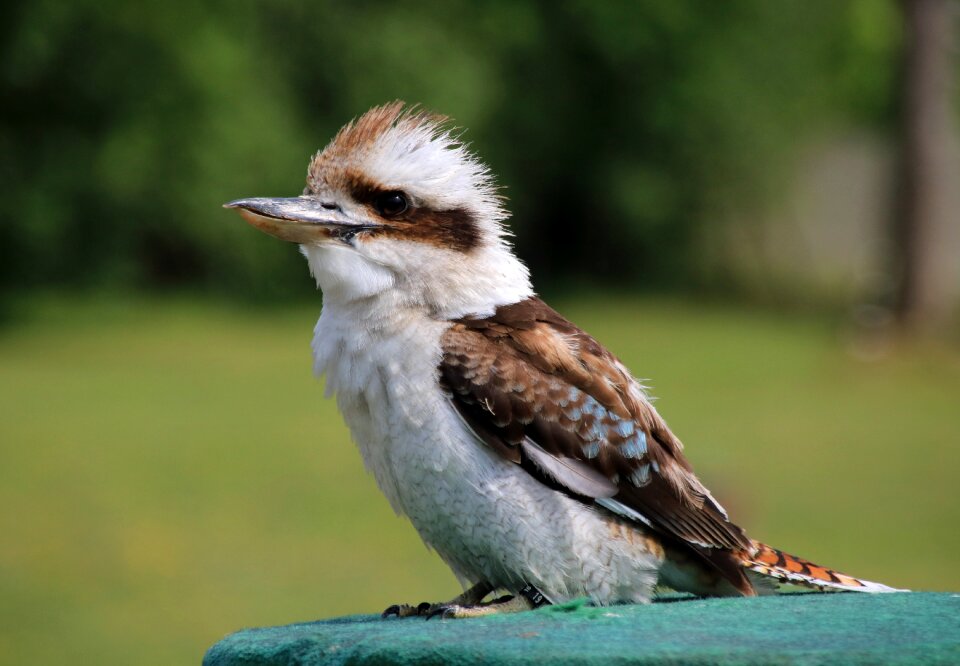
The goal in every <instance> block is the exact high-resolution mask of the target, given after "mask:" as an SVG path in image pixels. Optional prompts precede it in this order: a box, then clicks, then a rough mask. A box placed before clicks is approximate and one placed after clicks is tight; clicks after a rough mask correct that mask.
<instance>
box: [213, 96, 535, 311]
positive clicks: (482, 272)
mask: <svg viewBox="0 0 960 666" xmlns="http://www.w3.org/2000/svg"><path fill="white" fill-rule="evenodd" d="M226 207H227V208H236V209H238V210H239V211H240V213H241V214H242V215H243V216H244V217H245V218H246V220H247V221H248V222H249V223H250V224H252V225H253V226H255V227H257V228H259V229H261V230H262V231H265V232H266V233H268V234H271V235H273V236H276V237H277V238H280V239H282V240H286V241H291V242H294V243H299V244H300V246H301V249H302V251H303V254H304V255H305V256H306V257H307V261H308V263H309V265H310V270H311V272H312V273H313V275H314V277H315V278H316V281H317V285H318V286H319V287H320V288H321V289H322V290H323V292H324V298H325V300H330V301H342V302H352V301H358V300H363V299H370V298H372V297H377V296H380V295H385V294H389V295H390V297H391V298H394V299H395V300H397V301H398V303H399V304H401V305H404V306H409V307H422V308H424V309H426V310H427V311H428V312H429V313H430V314H432V315H434V316H446V317H457V316H463V315H466V314H480V313H484V312H492V310H493V309H494V308H495V307H496V306H498V305H504V304H507V303H513V302H516V301H518V300H522V299H523V298H526V297H528V296H530V295H531V294H532V290H531V288H530V281H529V275H528V272H527V269H526V267H525V266H524V265H523V264H522V263H521V262H520V261H519V260H518V259H517V258H516V257H515V256H514V255H513V253H512V251H511V248H510V245H509V243H508V242H507V241H506V239H505V234H506V231H505V229H504V227H503V222H504V220H505V219H506V218H507V216H508V213H507V211H506V209H505V208H504V206H503V200H502V198H501V197H500V195H499V194H498V192H497V188H496V185H495V184H494V182H493V178H492V176H491V174H490V172H489V170H488V169H487V167H486V166H484V165H483V164H482V163H481V162H480V161H479V160H478V159H477V158H476V157H475V156H474V155H473V154H472V153H470V151H469V150H468V149H467V148H466V147H465V146H464V145H463V144H462V143H461V142H460V141H459V139H458V137H457V136H455V135H454V134H453V133H452V130H451V129H450V127H449V126H448V124H447V121H446V119H445V118H443V117H438V116H434V115H431V114H428V113H425V112H423V111H419V110H416V109H410V108H408V107H406V106H405V105H404V104H403V103H402V102H394V103H392V104H387V105H384V106H379V107H375V108H373V109H371V110H370V111H368V112H367V113H365V114H364V115H362V116H361V117H360V118H358V119H356V120H354V121H353V122H351V123H349V124H347V125H346V126H345V127H343V129H341V130H340V131H339V132H338V133H337V135H336V136H335V137H334V138H333V140H332V141H330V143H329V144H328V145H327V147H326V148H324V149H323V150H322V151H320V152H319V153H317V154H316V156H314V158H313V160H312V161H311V162H310V166H309V168H308V170H307V186H306V188H305V189H304V191H303V194H301V195H300V196H298V197H291V198H256V199H240V200H237V201H233V202H231V203H228V204H226Z"/></svg>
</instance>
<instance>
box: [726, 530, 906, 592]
mask: <svg viewBox="0 0 960 666" xmlns="http://www.w3.org/2000/svg"><path fill="white" fill-rule="evenodd" d="M753 545H754V547H755V549H756V550H755V551H754V552H753V553H752V554H750V553H747V552H745V551H741V552H740V557H741V562H742V563H743V567H744V568H745V569H747V570H748V571H753V572H755V573H758V574H760V575H762V576H767V577H769V578H773V579H776V580H778V581H780V582H781V583H789V584H792V585H803V586H804V587H813V588H816V589H819V590H823V589H827V588H829V589H834V590H847V591H851V592H906V590H898V589H896V588H893V587H887V586H886V585H882V584H880V583H874V582H871V581H869V580H861V579H860V578H854V577H853V576H848V575H846V574H842V573H840V572H839V571H834V570H833V569H828V568H826V567H822V566H820V565H818V564H814V563H813V562H810V561H809V560H805V559H803V558H802V557H797V556H796V555H790V554H789V553H785V552H783V551H782V550H777V549H776V548H771V547H770V546H768V545H767V544H765V543H760V542H759V541H754V542H753Z"/></svg>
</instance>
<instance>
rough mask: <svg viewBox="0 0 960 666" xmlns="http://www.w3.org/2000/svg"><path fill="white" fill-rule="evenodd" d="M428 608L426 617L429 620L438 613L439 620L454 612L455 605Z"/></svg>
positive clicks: (447, 618)
mask: <svg viewBox="0 0 960 666" xmlns="http://www.w3.org/2000/svg"><path fill="white" fill-rule="evenodd" d="M429 610H430V612H429V613H427V618H426V619H428V620H429V619H431V618H434V617H437V616H438V615H439V616H440V619H441V620H449V619H450V618H452V617H453V616H454V614H455V613H456V606H433V607H432V608H430V609H429Z"/></svg>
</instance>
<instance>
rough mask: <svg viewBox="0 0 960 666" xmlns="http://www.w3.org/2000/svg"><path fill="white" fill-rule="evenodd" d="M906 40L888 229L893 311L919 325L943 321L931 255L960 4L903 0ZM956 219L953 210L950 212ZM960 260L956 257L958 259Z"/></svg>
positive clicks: (940, 211)
mask: <svg viewBox="0 0 960 666" xmlns="http://www.w3.org/2000/svg"><path fill="white" fill-rule="evenodd" d="M901 5H902V9H903V14H904V24H905V40H904V45H903V56H902V58H903V63H902V73H901V82H900V107H901V108H900V117H899V120H898V133H899V137H898V138H899V141H898V155H897V159H898V165H897V167H898V190H897V201H896V206H895V209H894V216H893V223H894V224H893V233H892V235H891V240H892V243H891V248H892V262H891V263H892V264H893V270H894V275H895V284H896V288H895V302H894V312H895V315H896V319H897V321H898V323H899V324H900V326H901V327H902V328H903V329H905V330H908V331H911V332H922V331H924V330H929V329H932V328H936V327H938V326H939V325H942V324H943V321H944V318H945V317H946V315H947V314H948V312H949V309H950V305H951V303H949V301H948V297H947V294H948V293H949V292H948V291H947V290H946V289H945V286H946V285H944V284H943V280H942V279H941V271H940V267H939V263H938V261H937V260H936V258H935V255H936V249H937V248H936V228H937V223H938V221H939V220H940V219H941V218H942V217H943V216H945V215H948V214H949V212H948V211H946V210H944V206H945V205H946V204H947V194H948V192H949V190H950V188H951V187H956V185H957V184H956V183H951V182H949V175H948V174H949V168H948V161H949V151H950V149H951V147H952V146H951V143H950V141H951V136H952V129H953V123H954V122H955V119H954V118H953V117H952V115H951V103H952V101H953V100H952V88H953V84H954V79H953V67H952V65H953V59H954V57H955V56H954V54H953V52H952V42H953V33H954V31H955V25H956V21H957V15H958V13H960V4H956V3H951V2H950V1H949V0H902V2H901ZM954 216H955V218H956V219H957V220H960V214H958V213H956V211H954ZM957 260H958V261H960V258H958V259H957Z"/></svg>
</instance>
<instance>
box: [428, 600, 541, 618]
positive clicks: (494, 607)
mask: <svg viewBox="0 0 960 666" xmlns="http://www.w3.org/2000/svg"><path fill="white" fill-rule="evenodd" d="M533 608H534V606H533V604H532V603H531V602H530V600H529V599H527V598H526V597H524V596H516V597H515V596H513V595H509V594H508V595H507V596H505V597H500V598H499V599H494V600H493V601H491V602H488V603H485V604H484V603H480V604H474V605H470V606H465V605H461V604H436V605H434V606H432V607H431V608H430V609H429V611H428V613H427V619H428V620H429V619H430V618H434V617H440V618H442V619H445V620H448V619H454V618H456V619H461V618H465V617H483V616H485V615H500V614H503V613H519V612H520V611H525V610H532V609H533Z"/></svg>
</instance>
